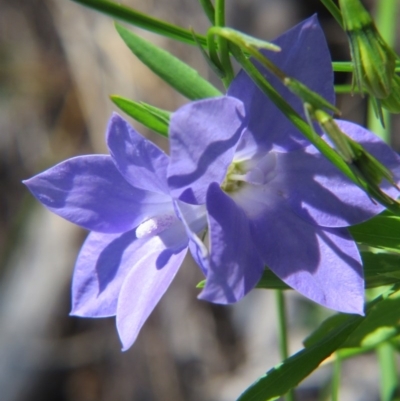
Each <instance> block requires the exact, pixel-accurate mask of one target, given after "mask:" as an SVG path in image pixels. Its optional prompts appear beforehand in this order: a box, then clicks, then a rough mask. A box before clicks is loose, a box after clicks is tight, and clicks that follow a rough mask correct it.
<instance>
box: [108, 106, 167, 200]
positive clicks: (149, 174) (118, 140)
mask: <svg viewBox="0 0 400 401" xmlns="http://www.w3.org/2000/svg"><path fill="white" fill-rule="evenodd" d="M107 144H108V147H109V149H110V154H111V157H112V158H113V160H114V163H115V165H116V166H117V168H118V170H119V171H120V173H121V174H122V175H123V177H124V178H125V179H126V180H127V181H128V182H129V183H130V184H131V185H132V186H134V187H136V188H141V189H145V190H148V191H155V192H161V193H168V186H167V166H168V156H167V155H166V154H165V153H164V152H163V151H162V150H161V149H159V148H158V147H157V146H156V145H154V143H153V142H151V141H149V140H147V139H145V138H144V137H143V136H142V135H140V134H139V133H138V132H137V131H135V130H134V129H133V128H132V127H131V126H130V125H129V124H128V122H127V121H125V120H124V119H123V118H122V117H120V116H119V115H118V114H116V113H114V114H113V116H112V117H111V119H110V121H109V124H108V128H107Z"/></svg>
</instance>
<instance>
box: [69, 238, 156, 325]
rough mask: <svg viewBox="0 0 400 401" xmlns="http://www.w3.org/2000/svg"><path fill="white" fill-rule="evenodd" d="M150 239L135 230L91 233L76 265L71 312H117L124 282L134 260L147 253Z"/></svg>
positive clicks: (100, 314) (91, 314) (88, 314)
mask: <svg viewBox="0 0 400 401" xmlns="http://www.w3.org/2000/svg"><path fill="white" fill-rule="evenodd" d="M148 242H149V241H148V240H147V241H146V240H139V239H137V238H136V235H135V230H131V231H128V232H126V233H123V234H103V233H96V232H92V233H90V234H89V236H88V238H87V239H86V241H85V243H84V244H83V247H82V249H81V251H80V253H79V256H78V259H77V262H76V265H75V271H74V277H73V281H72V311H71V315H74V316H83V317H107V316H114V315H115V314H116V312H117V301H118V296H119V292H120V290H121V286H122V283H123V282H124V280H125V278H126V275H127V274H128V273H129V271H130V269H131V268H132V264H133V262H134V261H135V260H138V259H140V258H141V257H143V255H144V254H145V253H146V251H147V249H148Z"/></svg>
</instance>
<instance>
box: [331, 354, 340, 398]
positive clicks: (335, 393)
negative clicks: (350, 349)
mask: <svg viewBox="0 0 400 401" xmlns="http://www.w3.org/2000/svg"><path fill="white" fill-rule="evenodd" d="M334 358H335V361H334V363H333V377H332V401H339V387H340V374H341V370H342V360H341V359H340V356H339V354H338V353H337V352H336V354H335V356H334Z"/></svg>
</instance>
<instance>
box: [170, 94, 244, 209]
mask: <svg viewBox="0 0 400 401" xmlns="http://www.w3.org/2000/svg"><path fill="white" fill-rule="evenodd" d="M244 124H245V121H244V112H243V105H242V103H241V102H240V101H238V100H237V99H234V98H230V97H226V96H224V97H220V98H213V99H206V100H200V101H197V102H191V103H189V104H187V105H185V106H183V107H181V108H180V109H179V110H178V111H176V112H175V113H174V114H173V115H172V118H171V122H170V143H171V162H170V165H169V168H168V184H169V186H170V188H171V194H172V196H173V197H174V198H176V199H178V198H179V199H180V200H182V201H184V202H187V203H193V204H196V203H197V204H203V203H205V197H206V191H207V187H208V185H209V184H210V183H211V182H218V183H221V182H222V180H223V179H224V177H225V173H226V171H227V168H228V166H229V164H230V163H231V161H232V158H233V154H234V152H235V148H236V145H237V142H238V141H239V139H240V136H241V134H242V131H243V127H244Z"/></svg>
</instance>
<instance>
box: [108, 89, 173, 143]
mask: <svg viewBox="0 0 400 401" xmlns="http://www.w3.org/2000/svg"><path fill="white" fill-rule="evenodd" d="M111 100H112V101H113V102H114V103H115V104H116V105H117V106H118V107H119V108H120V109H121V110H122V111H124V112H125V113H126V114H128V115H129V116H131V117H132V118H134V119H135V120H136V121H138V122H140V123H141V124H143V125H144V126H146V127H147V128H150V129H151V130H153V131H155V132H157V133H159V134H161V135H163V136H165V137H168V125H169V112H167V111H165V110H161V109H157V108H156V107H153V106H150V105H148V104H145V103H138V102H134V101H133V100H129V99H125V98H123V97H121V96H111Z"/></svg>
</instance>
